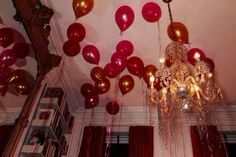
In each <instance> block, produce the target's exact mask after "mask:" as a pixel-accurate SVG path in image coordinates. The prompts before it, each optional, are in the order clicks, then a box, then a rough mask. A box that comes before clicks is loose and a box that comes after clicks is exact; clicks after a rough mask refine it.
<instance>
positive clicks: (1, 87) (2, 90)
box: [0, 81, 8, 96]
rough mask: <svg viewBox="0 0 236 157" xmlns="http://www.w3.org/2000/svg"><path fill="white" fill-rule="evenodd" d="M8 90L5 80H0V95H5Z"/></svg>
mask: <svg viewBox="0 0 236 157" xmlns="http://www.w3.org/2000/svg"><path fill="white" fill-rule="evenodd" d="M7 90H8V84H7V82H6V81H0V96H5V94H6V93H7Z"/></svg>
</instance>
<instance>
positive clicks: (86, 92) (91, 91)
mask: <svg viewBox="0 0 236 157" xmlns="http://www.w3.org/2000/svg"><path fill="white" fill-rule="evenodd" d="M80 91H81V94H82V95H83V96H84V97H88V96H90V95H97V91H96V89H95V87H94V86H93V85H91V84H90V83H85V84H83V85H82V86H81V89H80Z"/></svg>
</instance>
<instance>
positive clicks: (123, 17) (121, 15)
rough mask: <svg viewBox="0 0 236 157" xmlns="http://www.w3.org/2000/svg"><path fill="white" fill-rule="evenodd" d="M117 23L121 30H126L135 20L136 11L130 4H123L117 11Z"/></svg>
mask: <svg viewBox="0 0 236 157" xmlns="http://www.w3.org/2000/svg"><path fill="white" fill-rule="evenodd" d="M115 20H116V24H117V25H118V27H119V29H120V31H121V32H123V31H125V30H126V29H127V28H129V26H130V25H131V24H132V23H133V21H134V12H133V10H132V9H131V8H130V7H129V6H126V5H124V6H121V7H119V8H118V9H117V10H116V13H115Z"/></svg>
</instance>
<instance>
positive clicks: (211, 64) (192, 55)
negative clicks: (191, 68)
mask: <svg viewBox="0 0 236 157" xmlns="http://www.w3.org/2000/svg"><path fill="white" fill-rule="evenodd" d="M196 53H197V54H198V55H199V60H200V61H203V62H205V63H207V64H208V66H209V68H210V71H213V70H214V68H215V63H214V61H213V60H212V59H210V58H208V57H206V55H205V52H204V51H203V50H201V49H199V48H191V49H190V50H189V51H188V52H187V57H188V61H189V63H191V64H192V65H195V63H196V62H197V59H196V57H195V55H196Z"/></svg>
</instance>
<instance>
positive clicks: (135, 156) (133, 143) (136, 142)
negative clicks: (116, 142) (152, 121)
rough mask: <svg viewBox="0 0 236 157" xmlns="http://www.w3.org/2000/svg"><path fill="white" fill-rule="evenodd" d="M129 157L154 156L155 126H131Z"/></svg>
mask: <svg viewBox="0 0 236 157" xmlns="http://www.w3.org/2000/svg"><path fill="white" fill-rule="evenodd" d="M129 157H153V127H151V126H131V127H130V128H129Z"/></svg>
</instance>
